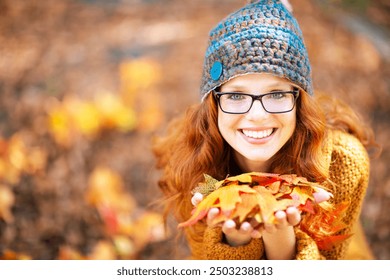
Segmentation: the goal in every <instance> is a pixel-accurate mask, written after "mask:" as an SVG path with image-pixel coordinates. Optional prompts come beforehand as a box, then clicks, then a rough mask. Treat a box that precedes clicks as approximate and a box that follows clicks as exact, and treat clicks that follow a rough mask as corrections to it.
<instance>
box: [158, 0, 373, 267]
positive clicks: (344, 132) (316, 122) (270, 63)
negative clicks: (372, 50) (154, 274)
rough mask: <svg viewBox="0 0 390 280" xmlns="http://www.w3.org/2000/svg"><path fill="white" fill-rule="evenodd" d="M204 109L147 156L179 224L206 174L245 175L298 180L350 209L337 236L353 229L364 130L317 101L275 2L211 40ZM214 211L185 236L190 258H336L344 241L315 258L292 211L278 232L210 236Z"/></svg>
mask: <svg viewBox="0 0 390 280" xmlns="http://www.w3.org/2000/svg"><path fill="white" fill-rule="evenodd" d="M201 97H202V99H201V100H202V102H201V103H200V104H197V105H194V106H192V107H191V108H189V109H188V111H187V112H186V114H185V115H184V116H183V117H182V118H180V119H177V120H175V121H173V122H172V124H171V125H170V129H169V133H168V135H167V136H166V137H163V138H160V139H158V140H157V141H156V143H155V146H154V152H155V154H156V157H157V162H158V167H159V168H161V169H163V174H162V178H161V180H160V181H159V185H160V188H161V190H162V191H163V193H164V195H165V197H166V198H167V200H166V201H167V208H166V209H167V212H169V211H171V212H173V214H174V215H175V217H176V219H177V220H178V222H184V221H186V220H187V219H188V218H189V217H190V216H191V211H192V210H193V207H194V204H197V203H198V202H199V201H200V200H201V199H202V196H201V195H200V194H195V195H194V196H193V195H192V194H191V191H192V190H193V189H194V188H195V187H196V186H197V185H198V184H199V183H200V182H202V181H203V178H204V177H203V175H204V174H208V175H211V176H212V177H214V178H216V179H218V180H222V179H224V178H226V177H227V176H233V175H239V174H241V173H246V172H253V171H257V172H269V173H278V174H297V175H299V176H303V177H306V178H307V179H308V180H310V181H315V182H321V183H322V184H323V185H324V186H326V187H327V188H328V189H329V190H330V192H331V193H332V194H333V197H331V196H330V195H329V194H328V193H327V192H322V193H317V194H316V199H317V200H318V201H323V200H329V201H330V202H332V203H335V204H338V203H341V202H348V203H349V206H348V208H347V209H346V213H345V217H344V219H343V222H344V223H345V224H346V225H347V227H346V228H345V229H344V230H343V231H342V232H341V234H351V233H353V231H354V227H355V226H356V224H358V218H359V214H360V211H361V206H362V202H363V199H364V195H365V192H366V188H367V185H368V176H369V158H368V154H367V151H366V148H368V146H370V145H371V144H372V143H373V139H372V136H371V135H372V133H371V130H370V129H369V128H368V127H366V126H363V125H362V122H361V120H359V118H358V117H357V115H356V114H355V113H354V112H353V111H352V110H351V109H349V108H348V107H347V106H345V105H343V104H341V103H340V102H338V101H334V100H332V99H331V98H330V97H318V96H316V97H315V96H314V93H313V86H312V80H311V70H310V63H309V59H308V55H307V51H306V48H305V45H304V41H303V37H302V33H301V30H300V28H299V26H298V23H297V21H296V20H295V18H294V17H293V16H292V14H291V13H290V12H289V10H288V9H286V6H285V5H284V4H283V3H281V2H280V1H273V0H266V1H251V2H250V3H248V4H247V5H246V6H244V7H243V8H241V9H239V10H238V11H236V12H234V13H232V14H231V15H229V16H228V17H227V18H225V19H223V20H222V21H221V22H220V23H218V25H217V26H216V27H215V28H214V29H213V30H212V31H211V33H210V39H209V46H208V49H207V51H206V56H205V63H204V69H203V77H202V85H201ZM217 214H218V209H211V210H210V211H209V213H208V215H207V218H205V219H204V220H202V221H201V222H198V223H197V224H196V225H194V226H192V227H188V228H186V229H185V234H186V238H187V240H188V242H189V246H190V248H191V254H192V258H195V259H341V258H345V257H346V253H347V249H348V246H349V243H350V239H348V240H346V241H344V242H342V243H340V244H338V245H337V246H335V247H333V249H332V250H326V251H325V250H320V249H319V248H318V245H317V244H316V242H315V241H314V239H312V238H311V237H310V235H309V234H307V233H306V232H305V231H303V230H301V229H300V227H299V223H300V221H301V219H302V217H301V213H300V212H299V211H298V209H297V208H295V207H289V208H288V209H287V210H286V211H278V212H276V213H275V217H276V219H277V223H276V224H265V225H262V226H261V227H256V226H253V224H251V223H250V222H249V221H246V222H244V223H242V224H241V225H236V224H235V223H234V221H232V220H228V221H226V222H224V223H223V224H222V225H221V226H217V227H211V226H208V225H209V224H211V221H212V220H213V219H214V218H215V217H216V215H217Z"/></svg>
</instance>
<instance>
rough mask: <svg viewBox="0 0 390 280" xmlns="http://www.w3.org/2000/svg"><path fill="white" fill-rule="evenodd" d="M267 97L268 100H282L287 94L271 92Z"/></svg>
mask: <svg viewBox="0 0 390 280" xmlns="http://www.w3.org/2000/svg"><path fill="white" fill-rule="evenodd" d="M268 97H269V98H270V99H283V98H285V97H287V93H285V92H271V93H270V94H269V95H268Z"/></svg>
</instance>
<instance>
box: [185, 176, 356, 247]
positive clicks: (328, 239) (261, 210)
mask: <svg viewBox="0 0 390 280" xmlns="http://www.w3.org/2000/svg"><path fill="white" fill-rule="evenodd" d="M320 188H322V187H321V186H320V185H319V184H318V183H315V182H309V181H308V180H307V179H306V178H304V177H299V176H297V175H295V174H287V175H279V174H270V173H260V172H252V173H244V174H241V175H239V176H234V177H228V178H226V179H224V180H222V181H217V180H216V179H214V178H212V177H211V176H209V175H205V182H203V183H201V184H200V185H199V186H198V187H196V188H195V189H194V190H193V194H194V193H196V192H199V193H201V194H202V195H204V199H203V200H202V201H201V202H200V203H199V204H198V205H197V206H196V207H195V209H194V210H193V213H192V216H191V217H190V218H189V219H188V220H187V221H185V222H183V223H181V224H179V227H187V226H191V225H194V224H195V223H197V222H198V221H199V220H201V219H203V218H204V217H205V216H206V215H207V213H208V211H209V210H210V209H211V208H218V209H219V210H220V211H219V215H218V216H217V217H216V218H215V219H213V221H212V224H211V225H210V226H216V225H218V224H221V223H223V222H225V221H226V220H230V219H231V220H234V221H235V222H236V224H237V225H238V226H239V225H240V224H241V223H242V222H244V221H248V220H254V221H255V222H257V223H258V224H264V223H270V224H275V223H277V220H276V218H275V213H276V212H277V211H279V210H286V209H287V208H288V207H291V206H294V207H297V208H298V209H299V210H300V211H301V212H302V213H303V216H304V217H303V220H302V222H301V223H300V227H301V229H302V230H304V231H305V232H307V233H308V234H309V235H310V236H311V237H313V238H314V239H315V240H316V242H317V244H318V246H319V248H320V249H323V250H329V249H331V248H332V247H333V245H335V244H336V243H338V242H341V241H343V240H345V239H346V238H347V237H348V235H336V234H337V232H339V231H340V230H342V229H343V228H344V227H345V225H344V223H343V222H342V220H341V219H342V217H343V215H342V214H343V212H344V211H345V208H346V206H347V205H346V204H342V205H339V206H338V207H335V206H333V205H332V204H330V203H329V202H326V201H324V202H320V203H317V202H316V200H315V198H314V193H316V192H318V191H319V189H320Z"/></svg>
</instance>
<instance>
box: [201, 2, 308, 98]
mask: <svg viewBox="0 0 390 280" xmlns="http://www.w3.org/2000/svg"><path fill="white" fill-rule="evenodd" d="M248 73H271V74H274V75H276V76H279V77H283V78H287V79H288V80H290V81H291V82H293V83H295V84H296V85H298V86H299V87H301V88H302V89H303V90H305V91H306V92H307V93H309V94H310V95H313V85H312V79H311V69H310V62H309V58H308V54H307V50H306V47H305V44H304V41H303V36H302V31H301V29H300V28H299V25H298V22H297V21H296V19H295V18H294V17H293V15H292V14H291V13H290V12H289V11H288V10H287V9H286V7H285V6H284V5H283V4H282V3H281V2H280V1H277V0H260V1H259V0H258V1H250V3H249V4H247V5H246V6H244V7H243V8H241V9H239V10H238V11H236V12H234V13H232V14H230V15H229V16H228V17H226V18H225V19H223V20H222V21H221V22H220V23H219V24H218V25H217V26H216V27H215V28H214V29H212V30H211V32H210V38H209V45H208V48H207V51H206V57H205V62H204V67H203V75H202V82H201V89H200V91H201V96H202V100H204V99H205V97H206V96H207V95H208V94H209V93H210V92H211V91H212V90H214V89H215V88H217V87H219V86H220V85H222V84H223V83H225V82H227V81H229V80H230V79H232V78H234V77H237V76H240V75H244V74H248Z"/></svg>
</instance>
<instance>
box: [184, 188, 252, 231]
mask: <svg viewBox="0 0 390 280" xmlns="http://www.w3.org/2000/svg"><path fill="white" fill-rule="evenodd" d="M255 192H256V191H255V190H253V189H252V188H250V187H249V186H248V185H239V186H237V185H228V186H224V187H221V188H219V189H217V190H215V191H214V192H212V193H211V194H210V195H208V196H206V197H205V199H203V200H202V201H201V202H200V203H199V204H198V206H197V207H196V209H195V211H194V212H193V214H192V216H191V218H190V219H189V220H187V222H184V223H181V224H179V227H184V226H190V225H193V224H195V223H196V222H197V221H199V220H201V219H202V218H203V217H204V216H205V215H206V214H207V212H208V211H209V210H210V209H211V208H213V207H219V208H220V209H221V211H231V210H233V209H234V208H235V207H236V205H237V203H239V202H241V201H242V200H241V196H240V193H255Z"/></svg>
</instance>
